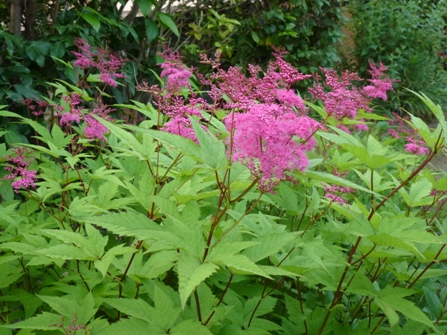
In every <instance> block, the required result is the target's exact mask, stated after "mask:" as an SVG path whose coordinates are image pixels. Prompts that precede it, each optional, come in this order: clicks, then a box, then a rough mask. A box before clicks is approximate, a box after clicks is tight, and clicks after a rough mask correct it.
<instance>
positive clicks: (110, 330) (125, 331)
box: [96, 318, 166, 335]
mask: <svg viewBox="0 0 447 335" xmlns="http://www.w3.org/2000/svg"><path fill="white" fill-rule="evenodd" d="M135 334H151V335H162V334H166V331H165V330H163V329H161V328H159V327H157V326H154V325H151V324H149V323H148V322H146V321H143V320H139V319H136V318H129V319H121V320H120V321H118V322H115V323H113V324H112V325H110V326H109V327H107V328H104V329H103V330H102V331H100V332H99V333H96V335H135Z"/></svg>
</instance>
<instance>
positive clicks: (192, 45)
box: [183, 0, 345, 73]
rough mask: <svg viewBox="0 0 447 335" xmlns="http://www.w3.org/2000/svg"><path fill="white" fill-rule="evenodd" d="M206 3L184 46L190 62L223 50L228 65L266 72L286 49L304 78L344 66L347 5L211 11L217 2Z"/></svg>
mask: <svg viewBox="0 0 447 335" xmlns="http://www.w3.org/2000/svg"><path fill="white" fill-rule="evenodd" d="M203 3H204V5H205V6H204V7H203V8H202V7H196V8H193V9H190V11H191V12H192V14H191V15H190V17H191V18H192V19H193V22H190V23H188V28H189V32H187V35H190V36H191V37H192V38H193V40H192V41H191V42H188V43H187V44H184V45H183V49H184V51H183V54H184V55H185V57H186V59H187V60H188V61H189V62H197V60H198V58H199V54H200V53H205V54H210V52H211V51H212V50H215V49H218V50H220V52H221V53H222V60H223V62H224V64H225V65H239V66H242V67H246V66H247V65H248V64H250V63H251V64H258V65H261V66H264V65H266V64H267V63H268V61H269V60H270V59H271V54H272V47H283V48H285V49H286V50H287V51H288V52H289V55H287V60H288V61H289V62H290V63H292V64H293V65H295V66H297V67H299V69H300V71H302V72H304V73H312V72H315V71H316V70H317V69H318V67H319V66H323V67H333V66H334V64H335V63H336V62H338V61H339V60H340V59H339V57H338V53H337V50H336V47H337V43H338V42H340V41H341V38H342V37H343V33H342V30H341V25H342V23H343V22H344V20H345V18H344V16H343V12H342V8H343V7H342V6H343V1H341V0H330V1H324V0H312V1H302V0H289V1H276V0H275V1H259V0H256V1H244V0H236V1H228V2H224V1H212V9H209V10H207V9H206V8H207V7H206V5H207V4H209V3H211V2H210V1H204V2H203ZM187 22H188V21H187Z"/></svg>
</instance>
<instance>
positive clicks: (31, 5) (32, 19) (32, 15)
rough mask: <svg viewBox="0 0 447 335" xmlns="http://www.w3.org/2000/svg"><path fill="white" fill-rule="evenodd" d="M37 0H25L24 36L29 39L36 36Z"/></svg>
mask: <svg viewBox="0 0 447 335" xmlns="http://www.w3.org/2000/svg"><path fill="white" fill-rule="evenodd" d="M36 20H37V0H26V7H25V37H26V38H27V39H29V40H33V39H35V38H36V29H35V27H36Z"/></svg>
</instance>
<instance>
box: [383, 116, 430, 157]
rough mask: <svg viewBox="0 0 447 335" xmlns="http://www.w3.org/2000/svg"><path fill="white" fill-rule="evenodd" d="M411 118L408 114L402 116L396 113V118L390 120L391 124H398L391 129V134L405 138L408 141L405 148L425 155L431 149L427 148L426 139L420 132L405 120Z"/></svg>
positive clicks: (416, 153)
mask: <svg viewBox="0 0 447 335" xmlns="http://www.w3.org/2000/svg"><path fill="white" fill-rule="evenodd" d="M406 120H409V117H408V116H405V117H401V116H399V115H398V114H396V113H395V114H394V120H390V121H389V123H390V125H397V130H396V129H390V130H389V134H390V135H391V136H392V137H394V138H397V139H399V138H403V139H405V141H407V144H405V150H406V151H407V152H409V153H411V154H414V155H419V156H421V155H425V154H427V153H428V152H429V151H430V150H429V149H428V148H427V146H426V143H425V141H424V140H423V139H422V137H421V136H420V135H419V134H418V132H417V130H415V129H413V128H411V127H410V126H409V125H408V124H407V123H406V122H405V121H406Z"/></svg>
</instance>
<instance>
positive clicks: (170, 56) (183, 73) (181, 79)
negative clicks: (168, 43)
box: [160, 49, 192, 94]
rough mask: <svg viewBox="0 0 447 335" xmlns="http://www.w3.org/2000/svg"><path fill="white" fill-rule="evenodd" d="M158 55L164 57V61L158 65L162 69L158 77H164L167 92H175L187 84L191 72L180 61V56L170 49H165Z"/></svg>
mask: <svg viewBox="0 0 447 335" xmlns="http://www.w3.org/2000/svg"><path fill="white" fill-rule="evenodd" d="M160 56H162V57H163V58H164V60H165V61H164V62H163V63H162V64H161V65H160V67H161V68H162V69H163V71H161V74H160V77H161V78H166V86H165V88H166V90H167V91H168V92H169V93H172V94H175V93H177V92H178V91H179V90H180V89H181V88H182V87H186V86H189V78H190V77H191V76H192V72H191V71H190V70H189V69H188V68H187V67H186V66H185V65H184V64H183V63H182V62H181V57H180V55H179V54H178V53H177V52H174V51H172V49H166V50H164V51H163V52H162V53H160Z"/></svg>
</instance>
